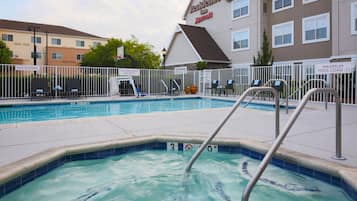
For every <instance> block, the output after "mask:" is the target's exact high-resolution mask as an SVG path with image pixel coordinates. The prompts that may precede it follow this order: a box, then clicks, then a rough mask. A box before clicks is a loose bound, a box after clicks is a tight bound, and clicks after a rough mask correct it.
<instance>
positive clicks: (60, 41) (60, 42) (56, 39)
mask: <svg viewBox="0 0 357 201" xmlns="http://www.w3.org/2000/svg"><path fill="white" fill-rule="evenodd" d="M53 41H57V42H58V41H59V43H53ZM51 44H52V45H58V46H59V45H62V40H61V39H60V38H51Z"/></svg>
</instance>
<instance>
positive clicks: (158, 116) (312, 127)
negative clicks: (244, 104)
mask: <svg viewBox="0 0 357 201" xmlns="http://www.w3.org/2000/svg"><path fill="white" fill-rule="evenodd" d="M86 100H108V99H98V98H93V99H92V98H88V99H86ZM72 101H73V100H72ZM76 101H78V100H76ZM4 102H5V101H3V102H2V103H0V104H5V103H4ZM16 102H18V103H22V102H24V101H22V102H21V101H16ZM25 102H26V101H25ZM6 103H7V104H9V103H10V104H12V103H14V101H6ZM228 110H229V108H223V109H204V110H190V111H178V112H156V113H148V114H133V115H122V116H108V117H96V118H81V119H69V120H56V121H44V122H30V123H20V124H3V125H0V166H3V165H6V164H9V163H12V162H15V161H18V160H20V159H23V158H25V157H29V156H31V155H33V154H36V153H39V152H42V151H45V150H47V149H50V148H55V147H61V146H67V145H75V144H85V143H94V142H102V141H111V140H118V139H119V140H120V139H127V138H130V137H141V136H155V135H158V136H159V135H160V136H162V135H166V136H170V135H172V136H187V137H189V136H208V135H209V134H210V133H211V131H212V130H213V129H214V128H215V127H216V126H218V124H219V122H220V120H221V119H222V118H223V117H224V116H225V114H226V113H227V112H228ZM291 114H292V110H291V112H289V114H288V115H287V114H285V111H283V110H281V113H280V118H281V123H280V125H281V130H282V129H283V128H284V126H285V123H286V122H287V120H288V118H289V117H290V116H291ZM356 116H357V106H350V105H343V106H342V139H343V156H345V157H346V158H347V160H345V161H335V160H333V159H331V156H333V155H334V154H335V107H334V105H333V104H331V105H329V108H328V110H327V111H326V110H324V105H323V104H314V103H309V104H308V106H307V108H306V109H305V110H304V111H303V112H302V114H301V115H300V117H299V119H298V120H297V122H296V123H295V125H294V126H293V128H292V129H291V131H290V133H289V135H288V137H287V139H286V140H285V142H284V144H283V145H282V146H283V147H284V148H286V149H288V150H292V151H297V152H300V153H304V154H308V155H311V156H315V157H318V158H322V159H325V160H329V161H335V162H338V163H341V164H344V165H349V166H353V167H356V168H357V148H356V146H357V133H356V131H357V118H356ZM274 135H275V131H274V112H269V111H261V110H252V109H239V110H238V111H237V112H236V113H235V114H234V115H233V116H232V118H231V119H230V120H229V122H228V123H227V124H226V126H225V127H224V128H223V129H222V131H221V132H220V133H219V134H218V136H219V137H227V138H234V139H248V140H254V141H258V142H261V143H265V144H271V143H272V142H273V140H274Z"/></svg>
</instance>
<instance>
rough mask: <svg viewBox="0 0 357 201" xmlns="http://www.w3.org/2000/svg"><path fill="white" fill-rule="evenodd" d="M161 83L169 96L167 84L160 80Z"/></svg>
mask: <svg viewBox="0 0 357 201" xmlns="http://www.w3.org/2000/svg"><path fill="white" fill-rule="evenodd" d="M160 82H161V83H162V85H164V87H165V92H166V94H169V88H168V87H167V84H166V83H165V81H164V80H160Z"/></svg>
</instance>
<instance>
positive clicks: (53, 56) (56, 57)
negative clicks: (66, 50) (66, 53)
mask: <svg viewBox="0 0 357 201" xmlns="http://www.w3.org/2000/svg"><path fill="white" fill-rule="evenodd" d="M52 59H56V60H58V59H62V54H61V53H56V52H55V53H52Z"/></svg>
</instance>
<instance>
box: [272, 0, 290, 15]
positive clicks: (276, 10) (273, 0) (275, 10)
mask: <svg viewBox="0 0 357 201" xmlns="http://www.w3.org/2000/svg"><path fill="white" fill-rule="evenodd" d="M275 1H276V0H272V13H277V12H280V11H283V10H287V9H290V8H294V3H295V2H294V0H291V5H290V6H287V7H283V8H279V9H276V8H275ZM278 1H279V0H278ZM282 1H284V0H282Z"/></svg>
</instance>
